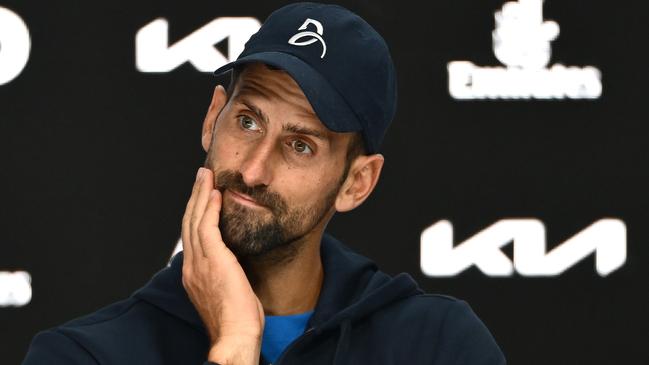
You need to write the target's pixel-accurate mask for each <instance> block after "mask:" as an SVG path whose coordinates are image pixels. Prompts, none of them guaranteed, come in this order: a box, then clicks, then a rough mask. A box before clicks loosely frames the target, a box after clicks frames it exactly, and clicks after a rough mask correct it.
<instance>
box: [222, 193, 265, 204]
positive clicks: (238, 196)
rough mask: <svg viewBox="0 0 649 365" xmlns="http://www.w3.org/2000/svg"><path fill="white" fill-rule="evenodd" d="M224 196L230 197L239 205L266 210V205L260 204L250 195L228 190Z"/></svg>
mask: <svg viewBox="0 0 649 365" xmlns="http://www.w3.org/2000/svg"><path fill="white" fill-rule="evenodd" d="M224 196H229V197H230V198H232V199H233V200H234V201H236V202H237V203H239V204H241V205H246V206H250V207H255V208H266V207H265V206H264V205H261V204H259V203H258V202H257V201H256V200H255V199H253V198H252V197H251V196H250V195H246V194H244V193H240V192H238V191H234V190H230V189H226V190H225V194H224ZM266 209H267V208H266Z"/></svg>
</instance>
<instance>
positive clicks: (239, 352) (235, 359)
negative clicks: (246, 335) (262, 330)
mask: <svg viewBox="0 0 649 365" xmlns="http://www.w3.org/2000/svg"><path fill="white" fill-rule="evenodd" d="M260 340H261V339H259V340H257V339H255V340H251V341H247V342H245V341H237V342H232V341H218V342H216V343H215V344H213V345H212V347H211V348H210V352H209V353H208V355H207V361H208V362H211V363H215V364H218V365H257V364H259V352H260V351H261V341H260Z"/></svg>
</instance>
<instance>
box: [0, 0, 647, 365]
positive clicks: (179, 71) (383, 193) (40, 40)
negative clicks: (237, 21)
mask: <svg viewBox="0 0 649 365" xmlns="http://www.w3.org/2000/svg"><path fill="white" fill-rule="evenodd" d="M282 4H283V2H280V1H252V2H214V1H198V0H191V1H183V2H180V1H146V0H137V1H129V2H126V1H124V2H118V1H108V2H94V1H93V2H90V1H72V0H68V1H56V2H44V1H17V0H0V7H5V8H8V9H10V10H11V11H12V12H14V13H16V14H18V15H19V16H20V17H21V18H22V19H23V20H24V22H25V23H26V24H27V27H28V29H29V32H30V37H31V52H30V56H29V60H28V63H27V65H26V67H25V68H24V70H23V71H22V72H21V73H20V74H19V75H18V76H17V77H16V78H15V79H14V80H12V81H11V82H8V83H5V84H4V85H0V162H1V169H0V187H1V189H0V207H1V208H0V222H1V223H0V224H1V232H2V235H1V236H0V245H1V246H0V247H1V248H2V254H1V255H0V271H16V270H25V271H27V272H29V273H30V274H31V277H32V290H33V296H32V299H31V302H30V303H28V304H26V305H24V306H19V307H16V306H8V307H4V308H2V307H0V324H1V325H0V363H2V364H16V363H19V362H20V361H21V360H22V358H23V356H24V354H25V352H26V350H27V346H28V344H29V341H30V339H31V338H32V336H33V335H34V334H35V333H36V332H37V331H38V330H42V329H45V328H48V327H51V326H54V325H57V324H60V323H62V322H63V321H66V320H69V319H71V318H74V317H77V316H80V315H83V314H85V313H88V312H91V311H94V310H96V309H98V308H100V307H102V306H104V305H106V304H109V303H111V302H114V301H117V300H119V299H121V298H124V297H126V296H128V295H130V294H131V293H132V292H133V291H135V290H136V289H137V288H139V287H140V286H141V285H143V284H144V283H146V281H147V280H148V279H149V278H150V277H151V275H152V274H154V273H155V272H156V271H158V270H159V269H160V268H162V267H163V266H164V265H165V264H166V262H167V260H168V259H169V257H170V254H171V252H172V250H173V249H174V247H175V245H176V243H177V241H178V238H179V236H180V220H181V217H182V214H183V212H184V207H185V204H186V201H187V199H188V198H189V195H190V189H191V186H192V183H193V179H194V175H195V172H196V169H197V168H198V166H199V165H200V164H201V163H202V161H203V159H204V152H203V151H202V149H201V146H200V128H201V123H202V120H203V116H204V112H205V110H206V108H207V105H208V103H209V100H210V96H211V92H212V89H213V87H214V85H215V82H216V80H215V79H214V78H213V77H212V76H211V75H210V74H209V73H201V72H199V71H197V70H196V68H194V67H193V66H192V65H191V64H189V63H185V64H183V65H182V66H180V67H178V68H176V69H174V70H173V71H170V72H168V73H143V72H140V71H138V70H137V68H136V67H135V44H134V40H135V34H136V33H137V31H138V30H139V29H140V28H142V27H143V26H144V25H146V24H148V23H149V22H151V21H153V20H154V19H156V18H158V17H163V18H165V19H167V21H168V22H169V24H170V31H169V37H170V42H171V43H173V42H175V41H178V40H180V39H181V38H183V37H184V36H186V35H188V34H190V33H192V32H193V31H195V30H196V29H198V28H199V27H200V26H202V25H204V24H206V23H208V22H210V21H211V20H213V19H215V18H218V17H225V16H235V17H241V16H252V17H255V18H257V19H260V20H263V19H264V18H265V17H266V16H267V15H268V14H269V13H270V12H271V11H272V10H274V9H276V8H277V7H279V6H280V5H282ZM342 4H343V5H344V6H346V7H348V8H350V9H351V10H353V11H355V12H357V13H359V14H360V15H362V16H363V17H364V18H365V19H366V20H368V22H369V23H370V24H372V25H374V26H375V27H376V28H377V30H378V31H379V32H380V33H381V34H382V35H383V36H384V37H385V39H386V41H387V43H388V44H389V45H390V47H391V50H392V52H393V58H394V60H395V63H396V66H397V70H398V81H399V107H398V113H397V116H396V120H395V122H394V124H393V126H392V127H391V128H390V130H389V132H388V135H387V138H386V140H385V143H384V147H383V154H384V155H385V158H386V165H385V169H384V173H383V176H382V178H381V181H380V182H379V185H378V187H377V189H376V191H375V193H374V194H373V196H372V197H371V199H370V200H369V201H368V202H366V203H365V204H364V205H363V206H361V207H360V208H358V209H357V210H355V211H353V212H351V213H348V214H344V215H339V216H337V217H335V218H334V220H333V221H332V222H331V223H330V225H329V228H328V229H329V231H330V232H332V233H333V234H334V235H336V236H337V237H338V238H340V239H342V240H343V241H345V242H346V243H347V244H349V245H350V246H352V247H353V248H354V249H356V250H358V251H360V252H362V253H364V254H366V255H367V256H370V257H372V258H373V259H374V260H375V261H376V262H377V263H378V264H379V265H380V266H381V267H382V268H383V269H384V270H386V271H387V272H389V273H392V274H396V273H398V272H401V271H407V272H409V273H411V274H412V275H413V276H414V277H415V278H416V279H417V281H418V282H419V283H420V285H421V286H422V287H423V288H425V290H427V291H430V292H438V293H445V294H450V295H453V296H456V297H459V298H462V299H465V300H467V301H468V302H469V303H470V304H471V306H472V307H473V308H474V310H475V311H476V312H477V313H478V315H479V316H480V317H481V318H482V319H483V321H484V322H485V323H486V325H487V326H488V327H489V328H490V330H491V331H492V333H493V334H494V336H495V338H496V340H497V341H498V343H499V344H500V345H501V347H502V349H503V351H504V352H505V353H506V355H507V357H508V360H509V362H510V363H511V364H646V363H649V349H648V347H647V345H646V341H647V333H648V330H649V323H648V322H649V314H647V310H646V308H647V305H648V304H649V295H648V294H647V290H646V284H645V280H646V278H647V277H648V274H649V269H648V268H647V266H646V261H647V259H648V258H649V252H648V251H649V249H648V240H649V227H648V225H647V224H646V218H647V216H648V213H649V212H648V208H647V206H648V205H649V193H648V192H647V190H646V187H647V184H648V183H649V166H647V161H649V146H648V145H647V143H646V139H647V136H648V135H649V134H648V132H649V129H648V128H647V126H646V123H647V121H648V120H649V119H648V118H647V117H648V113H647V101H646V95H645V94H646V89H647V85H648V83H649V77H648V75H647V66H646V59H647V48H646V47H647V46H646V38H647V35H648V34H649V32H648V31H649V26H648V25H647V24H648V23H649V22H648V18H647V11H646V10H645V9H644V8H643V6H642V5H643V2H642V1H639V0H636V1H626V2H618V3H615V2H610V1H585V0H584V1H576V0H575V1H563V0H562V1H560V0H549V1H547V2H546V3H545V7H544V17H545V18H546V19H550V20H554V21H556V22H557V23H558V24H559V26H560V29H561V31H560V34H559V36H558V38H557V39H556V40H555V41H554V42H552V44H551V45H552V60H551V64H554V63H558V62H560V63H563V64H565V65H574V66H579V67H581V66H585V65H591V66H594V67H597V68H598V69H599V70H600V71H601V74H602V86H603V92H602V95H601V97H600V98H598V99H595V100H536V101H535V100H528V101H523V100H490V101H487V100H483V101H479V100H474V101H458V100H454V99H453V98H452V97H451V96H450V95H449V91H448V86H447V83H448V73H447V68H446V66H447V63H448V62H450V61H454V60H468V61H471V62H473V63H474V64H476V65H483V66H499V65H500V63H499V62H498V60H497V59H496V58H495V56H494V53H493V50H492V39H491V32H492V31H493V29H494V12H496V11H497V10H499V9H501V8H502V6H503V1H502V0H482V1H477V0H454V1H448V2H442V1H435V2H432V1H431V2H415V1H369V0H367V1H351V0H350V1H346V2H343V3H342ZM2 37H6V35H2V34H0V39H2ZM228 46H229V45H228V44H227V42H226V43H223V44H219V45H218V47H219V49H223V47H226V48H227V47H228ZM2 52H3V49H2V45H1V44H0V57H2V56H3V55H2ZM605 217H608V218H615V219H619V220H621V221H623V222H624V223H625V224H626V227H627V250H628V256H627V259H626V262H625V263H624V265H622V266H621V267H620V268H619V269H618V270H616V271H614V272H613V273H611V274H610V275H608V276H606V277H602V276H600V275H598V274H597V272H596V271H595V269H594V263H595V259H594V255H590V256H589V257H587V258H586V259H584V260H582V261H581V262H579V263H577V264H576V265H574V266H572V267H571V268H570V269H568V270H567V271H565V272H564V273H563V274H561V275H558V276H552V277H526V276H523V275H520V274H517V273H514V274H513V275H512V276H509V277H490V276H488V275H486V274H484V273H483V272H481V271H480V270H478V269H477V268H475V267H473V268H470V269H468V270H466V271H463V272H462V273H460V274H459V275H456V276H453V277H445V278H443V277H428V276H426V275H424V274H423V273H422V271H421V269H420V235H421V233H422V231H423V230H424V229H425V228H426V227H428V226H430V225H432V224H434V223H436V222H438V221H439V220H441V219H448V220H449V221H451V222H452V223H453V227H454V232H455V240H456V242H461V241H463V240H465V239H467V238H469V237H471V236H472V235H474V234H475V233H476V232H478V231H480V230H481V229H484V228H486V227H488V226H489V225H491V224H493V223H495V222H496V221H498V220H501V219H508V218H534V219H538V220H540V221H542V222H543V223H544V224H545V226H546V229H547V242H548V245H549V247H550V248H551V247H552V246H554V245H558V244H559V243H560V242H564V241H565V240H566V239H568V238H569V237H571V236H572V235H574V234H575V233H577V232H579V231H581V230H582V229H584V228H585V227H586V226H588V225H589V224H591V223H593V222H594V221H596V220H598V219H601V218H605ZM504 251H505V252H507V253H508V254H509V255H511V247H509V248H506V249H504ZM0 289H2V288H0Z"/></svg>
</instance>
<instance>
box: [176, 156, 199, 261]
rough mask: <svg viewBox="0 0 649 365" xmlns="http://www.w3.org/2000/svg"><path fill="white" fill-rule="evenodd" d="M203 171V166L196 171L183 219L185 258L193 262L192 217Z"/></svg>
mask: <svg viewBox="0 0 649 365" xmlns="http://www.w3.org/2000/svg"><path fill="white" fill-rule="evenodd" d="M201 172H202V168H199V169H198V171H197V172H196V181H195V182H194V186H193V188H192V194H191V196H190V197H189V201H188V202H187V206H186V207H185V214H184V215H183V221H182V234H181V238H182V241H183V258H184V260H187V261H188V262H192V260H193V255H194V251H193V250H192V242H191V225H190V222H191V217H192V211H193V210H194V203H195V201H196V195H197V192H198V188H199V187H200V182H199V177H200V173H201Z"/></svg>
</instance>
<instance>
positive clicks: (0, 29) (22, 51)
mask: <svg viewBox="0 0 649 365" xmlns="http://www.w3.org/2000/svg"><path fill="white" fill-rule="evenodd" d="M30 49H31V40H30V38H29V30H28V29H27V25H25V22H24V21H23V20H22V19H21V18H20V17H19V16H18V15H17V14H16V13H14V12H12V11H11V10H9V9H7V8H3V7H0V85H4V84H6V83H8V82H9V81H11V80H13V79H14V78H16V77H17V76H18V75H20V73H21V72H22V70H23V69H24V68H25V65H27V60H28V59H29V52H30Z"/></svg>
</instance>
